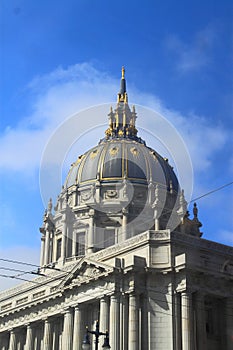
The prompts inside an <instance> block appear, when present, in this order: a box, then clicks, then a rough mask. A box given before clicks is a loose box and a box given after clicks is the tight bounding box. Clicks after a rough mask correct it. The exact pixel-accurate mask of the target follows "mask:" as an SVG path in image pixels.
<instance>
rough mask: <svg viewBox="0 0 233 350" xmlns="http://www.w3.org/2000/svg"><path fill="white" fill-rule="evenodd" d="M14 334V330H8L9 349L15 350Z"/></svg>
mask: <svg viewBox="0 0 233 350" xmlns="http://www.w3.org/2000/svg"><path fill="white" fill-rule="evenodd" d="M16 345H17V342H16V334H15V330H14V329H12V330H11V331H10V343H9V350H16Z"/></svg>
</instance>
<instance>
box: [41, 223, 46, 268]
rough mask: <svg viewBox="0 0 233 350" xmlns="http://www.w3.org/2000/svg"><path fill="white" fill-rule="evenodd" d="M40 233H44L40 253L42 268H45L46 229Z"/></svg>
mask: <svg viewBox="0 0 233 350" xmlns="http://www.w3.org/2000/svg"><path fill="white" fill-rule="evenodd" d="M40 232H41V233H42V237H41V252H40V266H43V265H44V248H45V234H44V229H41V231H40Z"/></svg>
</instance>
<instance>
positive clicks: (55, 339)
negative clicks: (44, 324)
mask: <svg viewBox="0 0 233 350" xmlns="http://www.w3.org/2000/svg"><path fill="white" fill-rule="evenodd" d="M59 335H60V323H59V321H58V320H57V321H56V322H55V323H54V324H53V345H52V350H57V349H59Z"/></svg>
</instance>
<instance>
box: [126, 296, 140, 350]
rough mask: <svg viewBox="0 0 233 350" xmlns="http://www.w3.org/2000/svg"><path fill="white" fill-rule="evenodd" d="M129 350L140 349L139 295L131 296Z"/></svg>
mask: <svg viewBox="0 0 233 350" xmlns="http://www.w3.org/2000/svg"><path fill="white" fill-rule="evenodd" d="M128 344H129V346H128V349H129V350H138V349H139V309H138V295H137V294H135V292H132V293H130V294H129V343H128Z"/></svg>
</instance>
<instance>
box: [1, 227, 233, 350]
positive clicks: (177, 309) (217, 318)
mask: <svg viewBox="0 0 233 350" xmlns="http://www.w3.org/2000/svg"><path fill="white" fill-rule="evenodd" d="M44 270H45V269H44ZM232 280H233V248H231V247H228V246H224V245H221V244H218V243H214V242H211V241H207V240H204V239H201V238H197V237H191V236H187V235H185V234H182V233H179V232H170V231H169V230H163V231H147V232H144V233H142V234H140V235H138V236H135V237H132V238H130V239H128V240H127V241H125V242H124V244H118V245H115V246H113V247H109V248H106V249H104V250H102V251H100V252H96V253H93V254H92V255H89V256H88V257H82V258H79V259H77V260H74V261H70V262H69V263H67V264H65V265H64V266H63V268H62V269H60V271H58V270H52V269H51V270H50V272H49V273H48V272H47V273H46V276H42V277H38V278H36V279H34V280H33V282H34V283H32V282H27V283H25V284H22V285H20V286H19V287H16V288H13V289H10V290H8V291H6V292H3V293H1V294H0V308H1V309H0V310H1V311H0V315H1V323H0V344H1V347H0V349H1V350H3V349H4V350H6V349H10V350H14V349H15V350H16V349H17V350H18V349H24V350H31V349H33V350H34V349H35V350H37V349H38V350H39V349H48V350H50V349H51V350H58V349H61V350H71V349H72V350H74V349H78V350H80V349H81V344H82V340H83V337H84V334H85V326H86V325H88V326H89V327H90V328H93V327H94V323H95V321H96V320H97V319H98V320H99V322H100V329H101V331H103V332H104V331H105V330H106V329H108V330H109V332H110V345H111V348H112V349H115V350H165V349H166V350H169V349H171V350H175V349H176V350H181V349H182V350H208V349H209V350H210V349H211V350H217V349H219V350H220V349H227V350H230V349H232V331H233V328H232V325H233V298H232V295H233V283H232Z"/></svg>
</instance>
